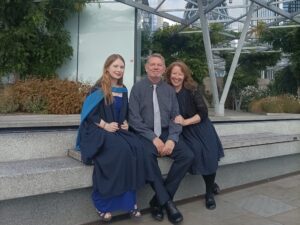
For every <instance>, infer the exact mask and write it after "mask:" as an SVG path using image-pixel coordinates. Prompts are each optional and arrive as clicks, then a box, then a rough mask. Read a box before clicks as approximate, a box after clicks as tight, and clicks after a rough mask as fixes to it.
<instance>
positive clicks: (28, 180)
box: [0, 133, 300, 200]
mask: <svg viewBox="0 0 300 225" xmlns="http://www.w3.org/2000/svg"><path fill="white" fill-rule="evenodd" d="M257 135H259V136H260V137H262V135H263V134H256V135H252V139H251V138H250V137H251V135H247V137H244V136H245V135H244V136H239V137H233V136H229V137H228V139H226V138H225V137H222V141H224V143H225V141H227V142H226V143H227V144H226V145H225V155H226V156H225V157H224V158H222V160H221V162H220V165H221V166H225V165H231V164H237V163H245V162H248V161H255V160H261V159H267V158H274V157H280V156H286V155H292V154H299V153H300V141H299V140H298V139H296V138H295V137H297V136H295V135H291V136H290V135H285V136H284V135H282V136H281V137H282V139H281V141H282V142H280V143H278V141H277V140H274V139H273V136H272V135H271V134H269V133H268V134H265V137H264V138H261V139H258V138H256V136H257ZM243 137H244V139H243ZM235 138H240V140H242V141H241V145H243V146H244V147H236V144H235V141H234V139H235ZM263 140H265V141H264V142H263ZM271 140H273V141H274V142H275V143H274V144H270V141H271ZM266 143H268V144H266ZM69 154H70V155H72V154H73V157H75V158H77V159H80V153H79V152H77V151H74V150H70V151H69ZM159 165H160V168H161V171H162V174H166V173H167V172H168V171H169V168H170V165H171V160H170V159H168V158H162V159H159ZM91 178H92V167H91V166H85V165H83V164H82V163H81V162H79V161H77V160H74V159H72V158H70V157H56V158H46V159H33V160H23V161H16V162H3V163H0V180H1V182H0V190H1V192H0V200H4V199H12V198H19V197H25V196H32V195H38V194H45V193H55V192H61V191H67V190H73V189H79V188H86V187H90V186H91V184H92V180H91Z"/></svg>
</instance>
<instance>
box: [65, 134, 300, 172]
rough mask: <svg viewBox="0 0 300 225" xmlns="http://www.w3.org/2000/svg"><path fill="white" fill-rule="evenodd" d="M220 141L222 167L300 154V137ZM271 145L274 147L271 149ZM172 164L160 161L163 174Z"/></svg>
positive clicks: (246, 136)
mask: <svg viewBox="0 0 300 225" xmlns="http://www.w3.org/2000/svg"><path fill="white" fill-rule="evenodd" d="M220 139H221V142H222V145H223V147H224V151H225V157H224V158H222V159H221V161H220V165H227V164H233V163H241V162H246V161H251V160H258V159H264V158H271V157H276V156H281V155H288V154H295V153H300V149H299V148H298V149H297V146H300V142H297V141H299V140H300V138H299V135H291V134H289V135H284V134H276V133H270V132H264V133H257V134H241V135H227V136H220ZM290 142H295V147H293V146H292V147H291V146H289V145H290ZM278 144H280V145H278ZM270 145H271V146H272V147H271V148H270ZM285 145H288V147H285V148H283V147H284V146H285ZM274 146H276V148H274ZM68 156H70V157H71V158H74V159H76V160H78V161H81V154H80V152H79V151H77V150H74V149H70V150H68ZM170 162H171V160H170V159H169V158H160V159H159V165H160V167H161V169H162V173H163V174H165V173H167V171H168V169H169V167H170Z"/></svg>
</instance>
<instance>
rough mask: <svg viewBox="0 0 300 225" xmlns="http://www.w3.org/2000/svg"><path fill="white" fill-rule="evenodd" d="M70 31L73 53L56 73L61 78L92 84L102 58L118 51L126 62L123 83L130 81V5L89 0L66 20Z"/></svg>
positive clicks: (132, 16)
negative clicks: (81, 8) (89, 0)
mask: <svg viewBox="0 0 300 225" xmlns="http://www.w3.org/2000/svg"><path fill="white" fill-rule="evenodd" d="M66 28H67V29H68V30H69V31H70V34H71V45H72V47H73V57H72V58H71V59H70V60H69V61H68V62H66V63H65V64H64V65H63V66H62V67H61V68H60V69H58V71H57V72H58V74H59V76H60V77H61V78H63V79H69V80H78V81H81V82H88V83H91V84H93V83H94V82H95V81H96V80H98V79H99V78H100V76H101V74H102V68H103V64H104V61H105V59H106V58H107V57H108V56H109V55H110V54H113V53H118V54H121V55H122V56H123V57H124V59H125V63H126V68H125V75H124V83H125V85H126V86H127V87H128V88H129V89H131V87H132V85H133V82H134V39H135V11H134V8H132V7H129V6H126V5H124V4H122V3H89V4H87V6H86V8H85V9H84V10H83V11H82V12H81V13H80V14H79V15H75V16H74V17H73V18H71V19H70V20H69V21H68V22H67V23H66Z"/></svg>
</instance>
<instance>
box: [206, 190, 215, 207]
mask: <svg viewBox="0 0 300 225" xmlns="http://www.w3.org/2000/svg"><path fill="white" fill-rule="evenodd" d="M205 206H206V208H207V209H209V210H213V209H215V208H216V207H217V205H216V201H215V198H214V195H213V194H206V195H205Z"/></svg>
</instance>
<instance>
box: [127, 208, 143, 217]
mask: <svg viewBox="0 0 300 225" xmlns="http://www.w3.org/2000/svg"><path fill="white" fill-rule="evenodd" d="M129 214H130V217H131V218H133V219H139V218H141V217H142V214H141V212H140V210H139V209H138V207H137V205H135V206H134V209H133V210H130V212H129Z"/></svg>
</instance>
